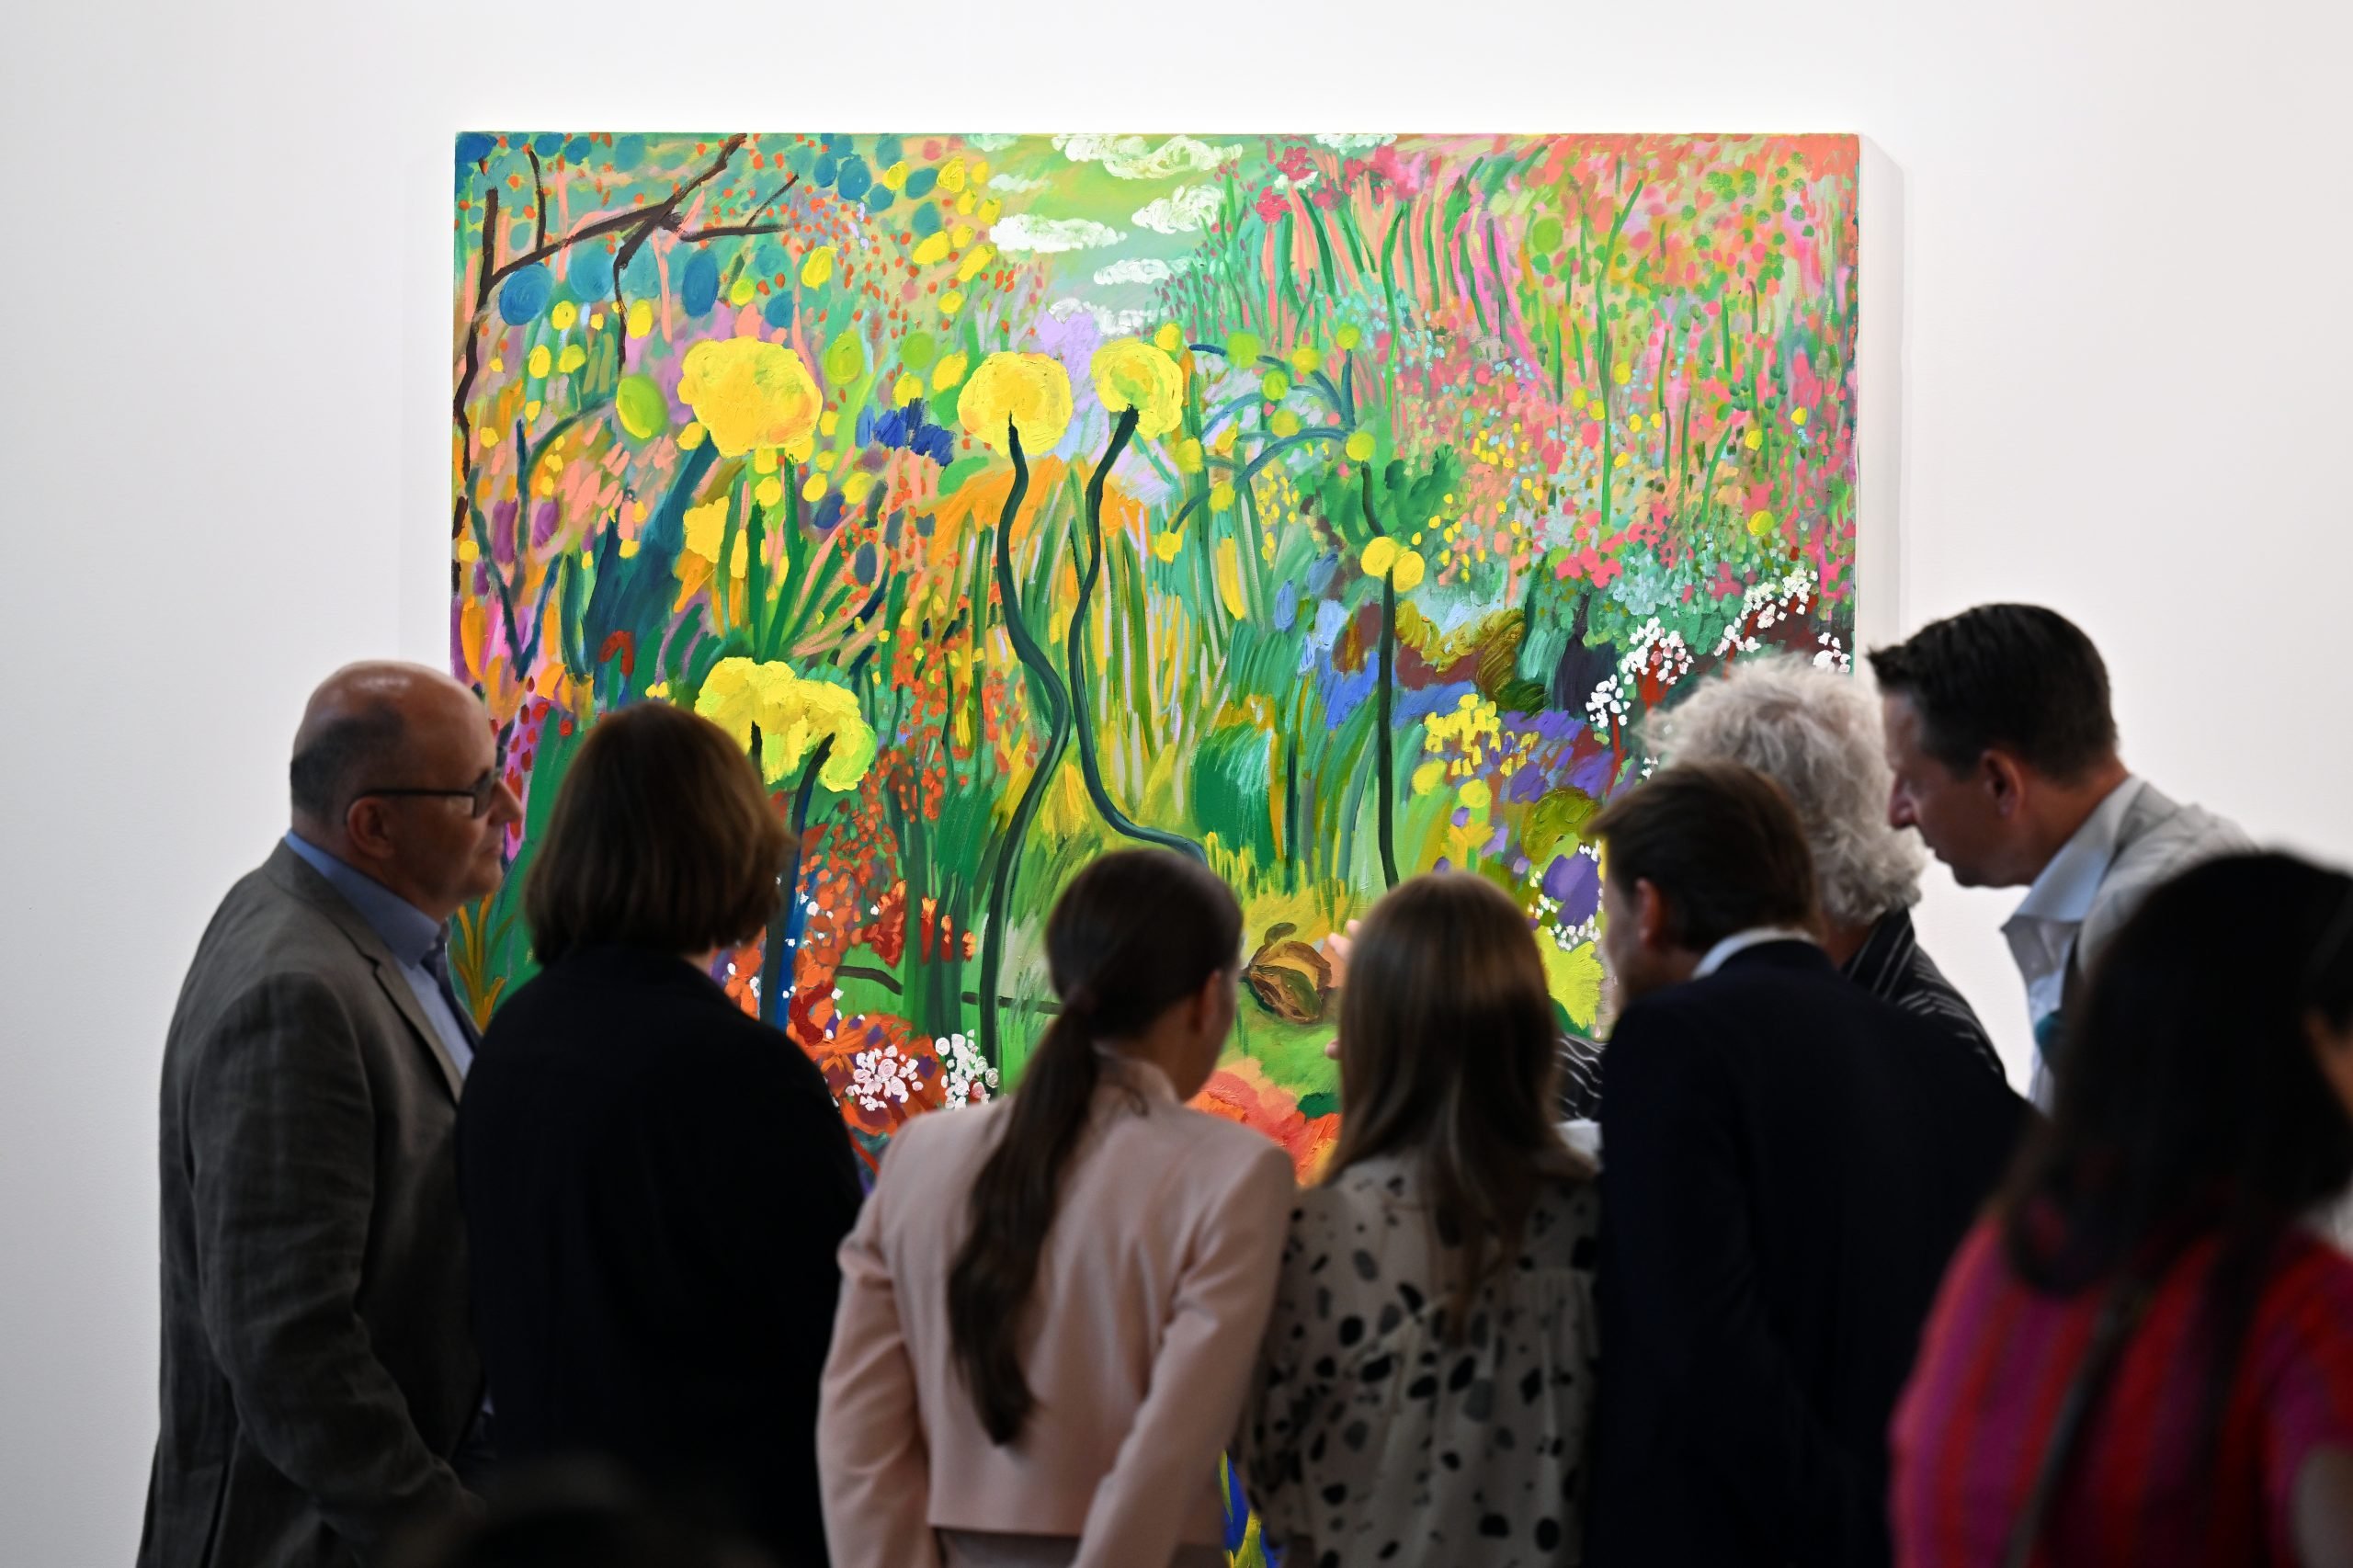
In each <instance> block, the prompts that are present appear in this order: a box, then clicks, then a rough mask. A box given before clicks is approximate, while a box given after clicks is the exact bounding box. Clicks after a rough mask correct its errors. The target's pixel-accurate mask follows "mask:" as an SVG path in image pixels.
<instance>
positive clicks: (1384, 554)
mask: <svg viewBox="0 0 2353 1568" xmlns="http://www.w3.org/2000/svg"><path fill="white" fill-rule="evenodd" d="M1358 563H1359V564H1360V565H1362V566H1363V567H1364V574H1365V575H1366V576H1368V577H1386V576H1387V575H1389V569H1390V568H1391V567H1392V566H1394V565H1395V564H1397V541H1396V540H1393V539H1391V538H1390V537H1388V536H1387V535H1386V534H1383V535H1382V536H1381V538H1379V539H1377V540H1373V541H1372V542H1371V543H1370V544H1368V545H1366V546H1365V547H1364V554H1363V555H1362V556H1361V557H1360V558H1359V562H1358Z"/></svg>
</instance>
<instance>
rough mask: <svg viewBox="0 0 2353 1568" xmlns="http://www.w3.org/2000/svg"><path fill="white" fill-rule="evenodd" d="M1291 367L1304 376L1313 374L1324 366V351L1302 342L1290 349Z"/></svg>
mask: <svg viewBox="0 0 2353 1568" xmlns="http://www.w3.org/2000/svg"><path fill="white" fill-rule="evenodd" d="M1290 368H1291V369H1294V370H1297V371H1298V372H1299V373H1300V374H1301V375H1302V376H1312V375H1313V374H1314V373H1315V372H1316V371H1317V370H1320V369H1323V368H1324V351H1323V350H1322V349H1320V348H1317V347H1313V345H1311V344H1305V343H1302V344H1301V345H1300V346H1299V347H1296V348H1294V349H1292V350H1291V351H1290Z"/></svg>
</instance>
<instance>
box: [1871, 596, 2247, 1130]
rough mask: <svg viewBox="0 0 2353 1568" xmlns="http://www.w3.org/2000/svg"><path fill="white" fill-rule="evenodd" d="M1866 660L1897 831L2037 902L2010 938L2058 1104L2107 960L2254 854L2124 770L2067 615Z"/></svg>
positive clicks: (2044, 1096)
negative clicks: (2070, 1046)
mask: <svg viewBox="0 0 2353 1568" xmlns="http://www.w3.org/2000/svg"><path fill="white" fill-rule="evenodd" d="M1870 659H1871V669H1872V673H1873V674H1875V675H1876V676H1878V677H1879V686H1880V694H1881V707H1882V718H1883V720H1884V723H1885V728H1886V740H1887V761H1888V766H1889V767H1891V768H1892V769H1893V771H1894V774H1895V781H1894V786H1893V790H1891V792H1890V794H1889V796H1888V806H1887V820H1888V822H1889V823H1890V824H1892V825H1893V826H1895V827H1915V828H1917V829H1919V831H1920V836H1921V837H1922V838H1923V839H1924V840H1926V841H1927V846H1928V847H1929V848H1930V849H1932V850H1934V851H1935V852H1936V856H1937V858H1938V859H1940V860H1942V861H1943V862H1944V863H1945V864H1946V865H1948V866H1949V867H1951V868H1952V874H1953V880H1954V881H1958V882H1960V883H1961V885H1962V886H1963V887H2025V888H2026V889H2027V895H2026V898H2025V900H2024V901H2023V902H2022V903H2019V905H2018V912H2017V913H2016V914H2014V915H2011V916H2010V918H2009V920H2008V921H2007V922H2006V924H2005V925H2004V926H2003V927H2002V935H2003V936H2004V937H2006V939H2007V940H2008V942H2009V947H2010V955H2011V957H2012V958H2013V959H2014V960H2016V961H2017V963H2018V973H2019V975H2020V977H2021V978H2022V979H2023V980H2024V981H2025V982H2026V992H2027V1009H2028V1014H2029V1017H2031V1018H2032V1019H2033V1022H2034V1042H2035V1052H2036V1057H2037V1062H2036V1072H2035V1098H2036V1099H2037V1100H2038V1101H2039V1102H2040V1103H2042V1104H2044V1105H2048V1104H2049V1103H2050V1088H2051V1083H2050V1073H2051V1070H2052V1066H2053V1064H2054V1063H2057V1064H2060V1066H2061V1068H2062V1070H2063V1054H2064V1043H2063V1020H2064V1018H2065V1017H2066V1016H2067V1014H2068V1012H2069V1010H2070V1006H2071V1005H2072V1004H2074V1003H2075V1001H2076V999H2077V997H2078V995H2079V994H2080V992H2081V990H2082V987H2083V983H2084V982H2083V977H2084V975H2085V974H2086V972H2087V971H2089V969H2090V967H2091V964H2092V961H2093V960H2095V959H2096V958H2097V957H2098V955H2099V951H2100V949H2101V948H2102V947H2103V946H2105V945H2106V943H2107V942H2108V939H2109V937H2112V936H2114V935H2115V934H2116V932H2117V931H2118V930H2119V929H2120V928H2121V926H2123V924H2124V922H2125V920H2126V918H2127V917H2128V916H2130V915H2131V913H2132V911H2133V910H2134V909H2136V908H2138V907H2139V906H2140V903H2141V900H2142V899H2143V897H2145V896H2146V895H2147V894H2148V892H2149V891H2150V890H2151V889H2153V888H2154V887H2155V886H2156V885H2157V884H2158V883H2160V882H2162V881H2165V880H2166V879H2168V878H2170V877H2172V876H2173V875H2174V874H2175V873H2176V872H2178V871H2181V870H2183V869H2187V868H2188V867H2189V866H2191V865H2193V864H2195V863H2196V862H2198V861H2200V860H2201V859H2205V858H2208V857H2210V856H2213V855H2219V854H2222V853H2225V852H2227V851H2230V850H2234V849H2244V848H2248V847H2251V846H2250V845H2249V843H2248V840H2247V837H2246V835H2245V834H2243V833H2241V832H2240V831H2239V830H2238V828H2237V827H2236V826H2235V825H2234V824H2232V823H2230V822H2227V821H2225V820H2224V819H2223V818H2222V817H2218V816H2216V815H2214V814H2213V813H2212V812H2207V811H2203V810H2201V809H2200V808H2199V807H2197V806H2188V805H2181V804H2178V803H2177V802H2175V801H2170V800H2168V799H2166V798H2165V796H2164V795H2162V794H2160V793H2159V792H2158V791H2157V790H2156V789H2155V787H2154V786H2153V785H2151V784H2150V783H2149V782H2148V781H2147V780H2146V779H2143V778H2136V777H2134V776H2133V775H2132V774H2131V772H2130V771H2128V770H2127V769H2126V767H2125V766H2124V761H2123V759H2122V758H2121V757H2120V756H2118V755H2117V745H2116V720H2115V717H2114V715H2113V714H2112V713H2111V712H2110V711H2109V687H2108V666H2107V665H2106V664H2104V663H2103V662H2102V661H2101V659H2100V656H2099V650H2098V649H2097V648H2096V647H2094V646H2093V645H2092V640H2091V639H2090V638H2088V637H2086V636H2085V635H2084V633H2083V631H2082V630H2081V629H2080V628H2078V627H2076V626H2075V624H2074V623H2073V622H2072V621H2070V620H2068V619H2066V618H2065V617H2064V616H2062V615H2060V614H2058V613H2057V612H2056V611H2053V610H2048V609H2044V608H2041V607H2040V605H2018V604H1993V605H1979V606H1978V607H1977V608H1974V609H1968V610H1963V611H1962V612H1961V614H1959V615H1956V616H1953V617H1951V618H1950V619H1946V620H1939V621H1936V622H1933V623H1931V624H1930V625H1927V626H1924V627H1922V628H1921V629H1920V630H1919V631H1915V632H1914V633H1913V634H1912V636H1911V637H1910V638H1909V639H1907V640H1906V641H1904V642H1898V643H1896V644H1894V645H1893V647H1887V648H1881V649H1879V650H1877V651H1876V652H1874V653H1872V654H1871V655H1870Z"/></svg>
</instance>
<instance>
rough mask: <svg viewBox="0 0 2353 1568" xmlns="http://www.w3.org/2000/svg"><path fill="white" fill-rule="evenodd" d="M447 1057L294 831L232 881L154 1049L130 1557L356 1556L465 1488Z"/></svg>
mask: <svg viewBox="0 0 2353 1568" xmlns="http://www.w3.org/2000/svg"><path fill="white" fill-rule="evenodd" d="M459 1085H460V1077H459V1074H458V1069H457V1066H456V1064H455V1063H454V1062H451V1061H450V1060H449V1055H448V1053H447V1052H446V1051H444V1050H443V1048H442V1046H441V1044H440V1042H439V1040H438V1038H437V1037H436V1035H435V1033H434V1030H433V1028H432V1027H431V1026H430V1024H429V1023H428V1021H427V1020H426V1017H425V1015H424V1013H423V1012H422V1011H421V1010H420V1009H419V1008H418V1006H417V1005H416V999H415V996H414V995H413V994H411V993H410V991H409V988H408V984H407V983H406V982H405V981H404V979H403V978H402V975H401V971H400V968H399V965H398V964H397V963H396V961H395V960H393V958H392V953H391V952H390V951H389V950H388V949H386V948H385V947H384V945H383V943H382V942H381V940H379V939H378V937H377V936H376V934H375V932H374V931H373V930H371V929H370V928H369V926H368V923H367V922H366V921H365V920H363V919H361V918H360V916H359V915H358V913H357V912H356V911H354V910H353V909H352V908H351V906H350V905H349V904H348V903H345V902H344V900H343V899H342V897H341V896H340V895H339V894H337V893H336V892H335V890H334V889H333V888H332V887H330V886H329V885H328V883H327V881H326V880H325V879H324V878H323V877H321V876H320V875H319V874H318V873H317V872H316V871H314V870H313V869H311V868H310V867H309V866H308V865H306V864H304V863H303V861H302V859H301V857H299V856H297V855H296V854H295V853H294V852H293V851H292V850H290V849H289V848H287V847H286V846H284V845H282V844H281V845H280V846H278V849H277V850H276V851H275V852H274V853H273V854H272V855H271V856H270V858H269V859H268V860H267V862H266V863H265V864H264V865H263V866H262V868H261V869H259V870H257V871H255V872H253V873H251V874H250V875H248V876H246V877H245V878H244V880H243V881H239V882H238V883H237V885H236V886H235V887H234V888H232V889H231V890H230V892H229V895H228V897H227V898H225V899H223V900H222V903H221V907H220V909H219V911H218V912H217V913H216V914H215V915H213V917H212V924H211V925H210V926H209V927H208V928H207V929H206V931H205V933H204V939H203V940H202V942H201V943H199V945H198V948H197V952H196V961H195V962H194V963H193V964H192V965H190V967H189V969H188V979H187V981H186V982H185V983H183V985H182V986H181V988H180V997H179V1005H178V1006H177V1008H176V1010H175V1012H174V1014H173V1016H172V1026H171V1033H170V1035H169V1036H168V1038H167V1039H166V1040H165V1046H164V1092H163V1121H162V1150H161V1153H162V1162H161V1163H162V1173H163V1285H164V1297H163V1380H162V1401H161V1403H162V1430H161V1434H160V1436H159V1437H157V1439H156V1443H155V1461H154V1469H153V1475H152V1477H151V1479H150V1481H149V1483H148V1492H147V1522H146V1528H145V1532H144V1535H143V1537H142V1540H141V1542H140V1547H139V1568H198V1565H206V1568H209V1565H211V1564H221V1565H223V1568H230V1565H233V1568H314V1565H315V1568H330V1565H332V1568H348V1565H349V1564H352V1563H354V1562H372V1561H374V1560H375V1559H376V1558H377V1556H378V1555H379V1553H380V1552H381V1550H382V1548H383V1547H384V1546H385V1544H386V1543H387V1542H388V1540H391V1539H392V1538H395V1537H397V1536H399V1535H400V1534H401V1533H403V1531H404V1529H405V1528H406V1527H408V1526H410V1525H411V1524H413V1523H415V1522H418V1521H421V1520H425V1519H429V1518H431V1517H436V1516H438V1515H445V1514H448V1513H449V1512H451V1511H453V1510H458V1509H461V1508H464V1507H467V1506H471V1505H470V1500H469V1499H468V1497H467V1494H465V1492H464V1491H463V1490H462V1489H461V1488H460V1485H459V1483H458V1478H457V1475H456V1473H455V1472H454V1471H451V1470H450V1468H449V1462H448V1460H449V1455H450V1454H451V1453H452V1452H453V1451H454V1450H455V1449H456V1448H457V1446H458V1442H459V1440H460V1437H463V1436H464V1434H465V1431H466V1428H467V1426H468V1423H469V1421H470V1420H471V1418H472V1415H473V1413H474V1411H475V1409H476V1408H477V1407H478V1406H479V1405H480V1404H481V1403H482V1393H483V1380H482V1369H481V1365H480V1363H479V1361H478V1360H477V1359H476V1358H475V1354H474V1346H473V1337H472V1332H471V1329H470V1327H469V1324H468V1321H467V1307H466V1251H465V1236H464V1232H463V1229H462V1223H461V1221H460V1215H459V1209H458V1194H457V1172H456V1165H455V1160H454V1157H453V1147H454V1145H453V1142H452V1137H453V1133H454V1131H455V1128H456V1124H457V1113H458V1090H459Z"/></svg>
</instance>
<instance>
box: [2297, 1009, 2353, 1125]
mask: <svg viewBox="0 0 2353 1568" xmlns="http://www.w3.org/2000/svg"><path fill="white" fill-rule="evenodd" d="M2304 1036H2305V1038H2306V1039H2307V1040H2311V1041H2312V1047H2313V1062H2315V1063H2317V1064H2318V1065H2319V1067H2320V1075H2321V1076H2322V1077H2323V1078H2325V1079H2327V1080H2328V1086H2329V1087H2330V1088H2332V1089H2334V1090H2336V1097H2337V1099H2338V1101H2339V1102H2340V1103H2342V1104H2343V1105H2344V1107H2345V1114H2346V1115H2347V1116H2348V1117H2353V1029H2347V1030H2342V1031H2340V1030H2336V1029H2332V1028H2329V1027H2328V1020H2327V1019H2325V1018H2324V1017H2321V1016H2320V1014H2319V1013H2318V1012H2317V1011H2313V1012H2308V1013H2306V1014H2305V1015H2304Z"/></svg>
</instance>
